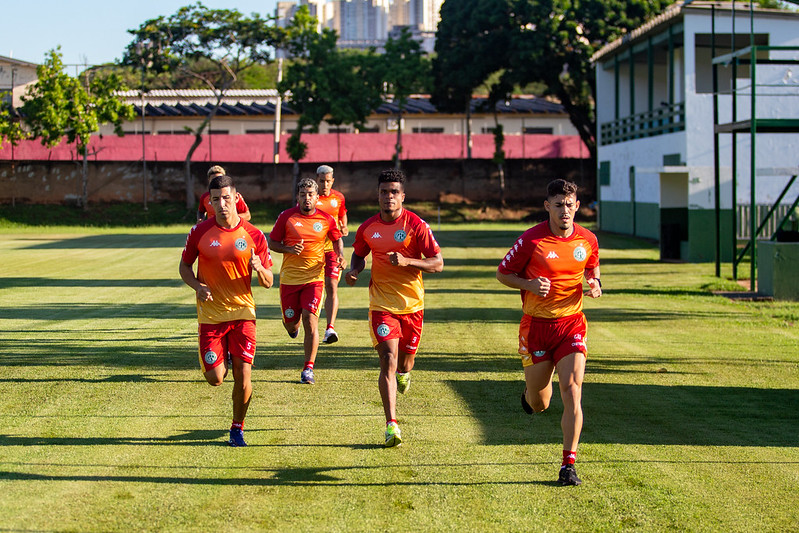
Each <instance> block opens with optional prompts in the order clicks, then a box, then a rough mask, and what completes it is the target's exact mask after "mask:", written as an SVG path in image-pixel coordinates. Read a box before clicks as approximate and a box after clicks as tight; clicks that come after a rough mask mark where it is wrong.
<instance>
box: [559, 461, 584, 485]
mask: <svg viewBox="0 0 799 533" xmlns="http://www.w3.org/2000/svg"><path fill="white" fill-rule="evenodd" d="M581 483H582V480H581V479H580V478H579V477H577V470H575V469H574V465H564V466H561V467H560V474H558V485H560V486H561V487H565V486H567V485H579V484H581Z"/></svg>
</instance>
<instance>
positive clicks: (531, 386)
mask: <svg viewBox="0 0 799 533" xmlns="http://www.w3.org/2000/svg"><path fill="white" fill-rule="evenodd" d="M554 372H555V365H554V364H553V363H552V361H551V360H549V359H546V360H544V361H541V362H539V363H536V364H531V365H530V366H526V367H524V383H525V385H526V389H525V392H524V399H525V400H526V401H527V404H528V405H529V406H530V407H532V409H533V411H535V412H536V413H540V412H542V411H545V410H546V409H547V408H549V402H550V401H551V400H552V375H553V374H554Z"/></svg>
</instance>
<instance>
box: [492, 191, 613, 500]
mask: <svg viewBox="0 0 799 533" xmlns="http://www.w3.org/2000/svg"><path fill="white" fill-rule="evenodd" d="M579 207H580V202H579V200H577V185H575V184H574V183H572V182H569V181H566V180H562V179H558V180H555V181H553V182H551V183H550V184H549V185H548V186H547V199H546V201H545V202H544V208H545V209H546V211H547V213H548V214H549V220H547V221H546V222H542V223H541V224H538V225H537V226H534V227H532V228H530V229H529V230H527V231H526V232H524V233H523V234H522V236H521V237H519V239H518V240H517V241H516V242H515V243H514V245H513V248H511V249H510V251H509V252H508V254H507V255H506V256H505V259H503V260H502V263H500V265H499V268H498V269H497V279H498V280H499V281H500V282H501V283H503V284H504V285H507V286H508V287H511V288H514V289H520V290H521V296H522V309H523V311H524V315H523V317H522V320H521V324H520V326H519V354H520V355H521V356H522V366H523V367H524V379H525V384H526V388H525V389H524V392H523V393H522V397H521V403H522V408H523V409H524V410H525V412H527V413H528V414H533V411H535V412H541V411H544V410H545V409H546V408H547V407H549V401H550V400H551V398H552V376H553V374H554V372H555V370H557V372H558V384H559V386H560V395H561V399H562V400H563V417H562V419H561V427H562V428H563V462H562V463H561V468H560V473H559V475H558V483H559V484H560V485H579V484H580V483H582V481H580V478H578V477H577V471H576V470H575V468H574V461H575V459H576V457H577V444H578V442H579V441H580V432H581V431H582V427H583V408H582V403H581V402H582V388H583V376H584V374H585V360H586V357H587V355H588V349H587V347H586V335H585V334H586V321H585V315H584V314H583V312H582V309H583V279H585V281H586V282H587V284H588V290H587V291H586V293H585V294H586V295H588V296H590V297H591V298H599V297H600V296H602V283H601V282H600V280H599V245H598V244H597V240H596V236H595V235H594V234H593V233H591V232H590V231H588V230H587V229H585V228H583V227H582V226H579V225H578V224H575V223H574V214H575V213H576V212H577V209H578V208H579Z"/></svg>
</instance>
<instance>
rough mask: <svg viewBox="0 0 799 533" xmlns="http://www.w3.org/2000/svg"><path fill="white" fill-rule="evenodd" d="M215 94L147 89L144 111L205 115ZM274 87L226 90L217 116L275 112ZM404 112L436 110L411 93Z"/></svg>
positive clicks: (537, 109)
mask: <svg viewBox="0 0 799 533" xmlns="http://www.w3.org/2000/svg"><path fill="white" fill-rule="evenodd" d="M121 96H123V97H125V98H126V99H127V100H128V101H129V102H130V103H131V104H133V106H134V108H135V109H136V114H137V115H140V114H141V93H139V92H137V91H126V92H123V93H121ZM213 98H214V93H213V92H212V91H150V92H148V93H146V94H145V100H146V102H147V104H146V107H145V115H146V116H149V117H198V116H207V115H209V114H210V113H211V111H212V110H213V104H212V103H211V102H209V101H208V100H210V99H213ZM276 100H277V91H275V90H273V89H270V90H258V91H256V90H249V91H229V92H228V94H227V95H226V97H225V98H224V99H223V101H222V105H221V106H220V108H219V110H217V116H222V117H226V116H251V117H259V116H265V115H266V116H271V115H274V114H275V108H276V104H277V102H276ZM486 102H487V98H485V97H475V98H473V99H472V112H473V113H476V114H479V113H490V112H492V111H491V110H490V109H487V108H486ZM494 107H495V109H496V111H497V112H498V113H502V114H559V115H563V114H565V113H566V111H565V109H564V107H563V106H562V105H561V104H559V103H556V102H551V101H549V100H546V99H544V98H536V97H529V96H524V97H514V98H511V99H509V100H506V101H501V102H497V103H496V105H495V106H494ZM374 112H375V114H377V115H394V114H397V112H398V106H397V104H395V103H393V102H383V103H382V104H380V106H379V107H378V108H377V109H375V111H374ZM281 113H282V114H286V115H294V114H296V113H295V112H294V110H293V109H291V106H290V105H289V104H287V103H283V105H282V106H281ZM403 113H404V114H407V115H421V114H435V113H438V110H437V109H436V107H435V106H434V105H433V104H432V103H430V97H429V96H414V97H412V98H409V99H408V103H407V105H406V106H405V109H404V111H403Z"/></svg>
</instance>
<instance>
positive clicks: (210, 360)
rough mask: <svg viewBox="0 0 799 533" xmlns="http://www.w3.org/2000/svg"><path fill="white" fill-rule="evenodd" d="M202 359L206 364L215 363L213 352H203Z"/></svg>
mask: <svg viewBox="0 0 799 533" xmlns="http://www.w3.org/2000/svg"><path fill="white" fill-rule="evenodd" d="M204 359H205V362H206V363H207V364H209V365H212V364H214V363H216V354H215V353H214V352H213V350H208V351H207V352H205V357H204Z"/></svg>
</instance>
